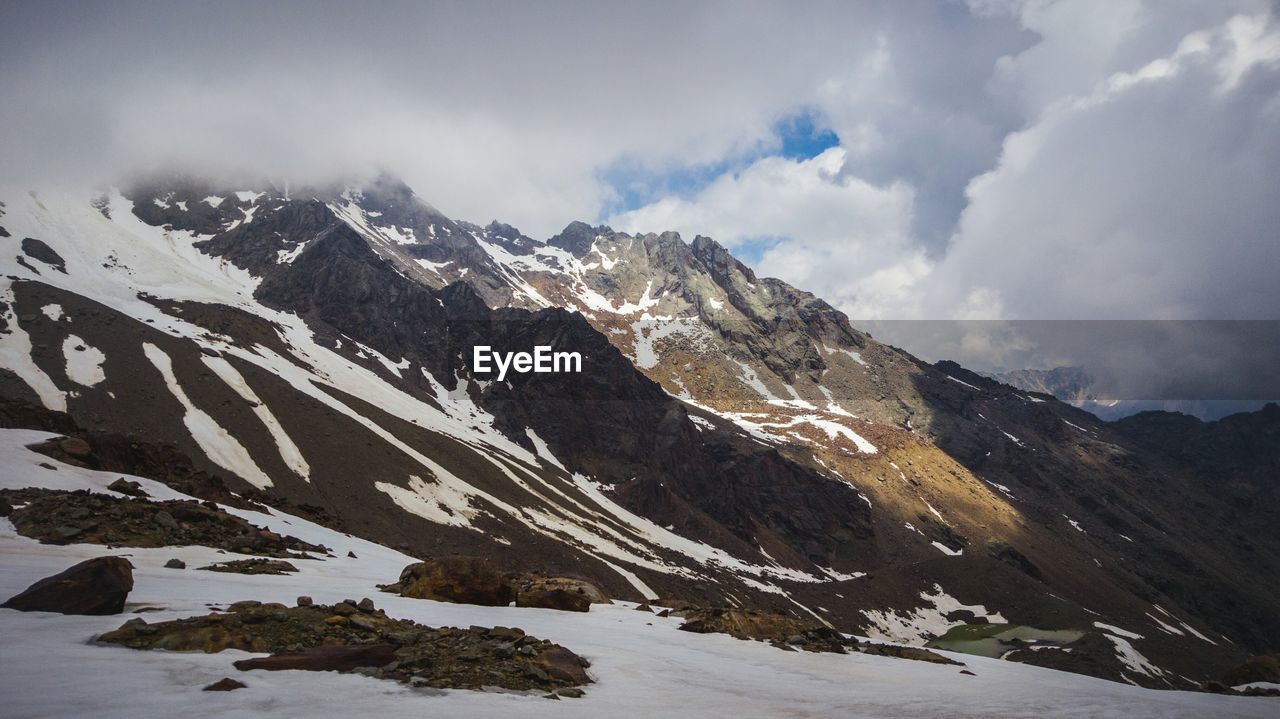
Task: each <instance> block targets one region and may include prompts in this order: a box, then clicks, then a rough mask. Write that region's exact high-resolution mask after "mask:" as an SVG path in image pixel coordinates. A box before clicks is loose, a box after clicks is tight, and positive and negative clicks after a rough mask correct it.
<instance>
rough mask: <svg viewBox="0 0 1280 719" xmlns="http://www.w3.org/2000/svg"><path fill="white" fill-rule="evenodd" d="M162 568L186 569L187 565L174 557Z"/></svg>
mask: <svg viewBox="0 0 1280 719" xmlns="http://www.w3.org/2000/svg"><path fill="white" fill-rule="evenodd" d="M164 568H165V569H186V568H187V563H186V562H184V561H182V560H181V559H178V558H176V557H175V558H173V559H170V560H169V561H167V562H165V563H164Z"/></svg>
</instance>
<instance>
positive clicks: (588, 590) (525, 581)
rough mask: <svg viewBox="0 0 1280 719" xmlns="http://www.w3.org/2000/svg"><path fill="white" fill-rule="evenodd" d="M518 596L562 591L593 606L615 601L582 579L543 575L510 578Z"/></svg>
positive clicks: (522, 575)
mask: <svg viewBox="0 0 1280 719" xmlns="http://www.w3.org/2000/svg"><path fill="white" fill-rule="evenodd" d="M508 579H509V580H510V581H511V583H512V585H513V586H514V587H515V588H516V593H517V594H525V593H528V592H541V591H547V590H552V589H562V590H564V591H566V592H569V593H571V594H577V595H580V596H583V597H585V598H586V599H587V601H588V602H589V603H591V604H612V603H613V600H611V599H609V597H608V596H607V595H606V594H605V593H604V590H602V589H600V587H598V586H596V585H595V583H593V582H591V581H589V580H586V579H582V578H580V577H547V576H543V575H541V574H517V575H514V576H510V577H508Z"/></svg>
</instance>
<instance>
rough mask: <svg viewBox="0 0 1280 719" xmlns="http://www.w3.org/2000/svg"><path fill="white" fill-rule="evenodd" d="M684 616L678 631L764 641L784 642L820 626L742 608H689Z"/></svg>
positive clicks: (789, 617)
mask: <svg viewBox="0 0 1280 719" xmlns="http://www.w3.org/2000/svg"><path fill="white" fill-rule="evenodd" d="M686 618H687V619H688V621H686V622H685V623H684V624H681V625H680V627H679V629H680V630H682V631H686V632H696V633H699V634H705V633H709V632H719V633H723V634H730V635H734V636H744V637H750V638H751V639H762V640H766V641H769V640H774V641H786V640H787V639H788V638H789V637H792V636H794V635H797V634H800V635H804V634H806V633H808V632H811V631H814V630H818V629H823V628H824V627H823V626H822V625H821V624H818V623H817V622H815V621H813V620H811V619H797V618H796V617H792V616H789V615H786V614H775V613H772V612H757V611H750V610H746V609H701V610H690V611H689V613H688V614H687V615H686Z"/></svg>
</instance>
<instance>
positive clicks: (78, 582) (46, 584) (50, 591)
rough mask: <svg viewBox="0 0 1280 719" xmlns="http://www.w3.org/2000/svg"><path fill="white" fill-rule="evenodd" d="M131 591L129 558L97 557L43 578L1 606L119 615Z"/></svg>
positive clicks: (32, 609) (45, 610) (24, 609)
mask: <svg viewBox="0 0 1280 719" xmlns="http://www.w3.org/2000/svg"><path fill="white" fill-rule="evenodd" d="M132 590H133V564H131V563H130V562H129V560H127V559H124V558H123V557H95V558H94V559H87V560H85V561H83V562H80V563H79V564H76V565H74V566H72V567H70V568H68V569H66V570H65V571H62V572H59V573H58V574H55V575H53V576H52V577H45V578H44V579H41V580H40V581H38V582H36V583H35V584H32V585H31V586H30V587H27V589H26V590H25V591H23V592H22V593H21V594H18V595H17V596H14V597H11V598H10V599H9V600H8V601H6V602H5V603H4V604H3V605H0V606H4V607H6V608H8V609H17V610H18V611H20V612H57V613H59V614H93V615H98V614H119V613H121V612H123V611H124V603H125V600H126V599H128V597H129V592H130V591H132Z"/></svg>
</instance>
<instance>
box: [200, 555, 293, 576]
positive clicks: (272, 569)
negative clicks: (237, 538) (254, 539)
mask: <svg viewBox="0 0 1280 719" xmlns="http://www.w3.org/2000/svg"><path fill="white" fill-rule="evenodd" d="M200 569H202V570H204V571H206V572H227V573H231V574H276V575H283V574H290V573H292V572H296V571H298V568H297V567H295V566H293V565H292V564H290V563H288V562H286V561H284V560H282V559H256V558H255V559H235V560H232V561H230V562H218V563H216V564H210V565H209V566H207V567H200Z"/></svg>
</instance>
